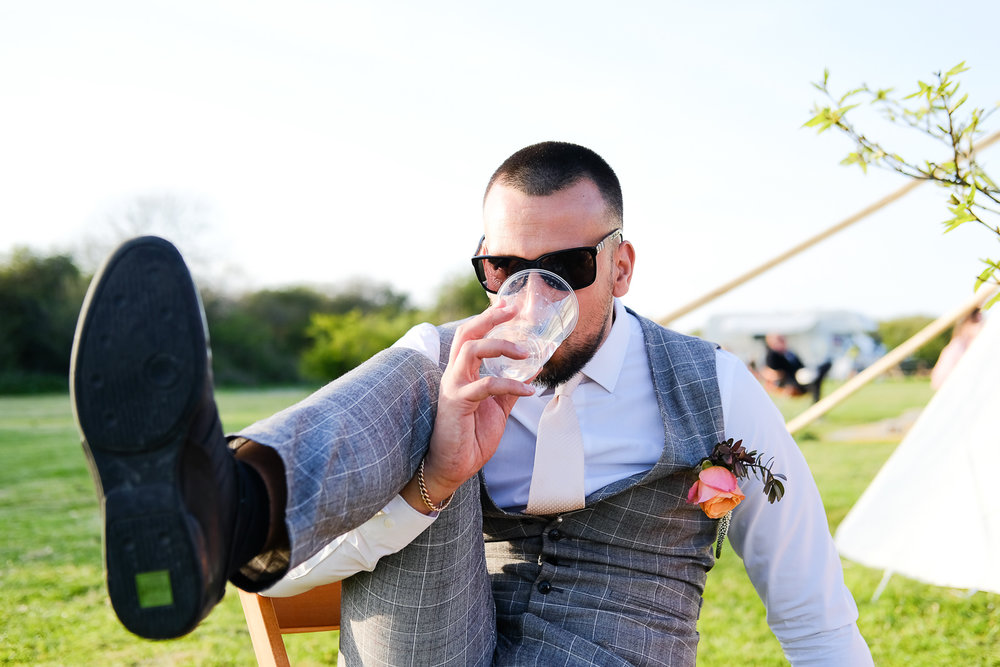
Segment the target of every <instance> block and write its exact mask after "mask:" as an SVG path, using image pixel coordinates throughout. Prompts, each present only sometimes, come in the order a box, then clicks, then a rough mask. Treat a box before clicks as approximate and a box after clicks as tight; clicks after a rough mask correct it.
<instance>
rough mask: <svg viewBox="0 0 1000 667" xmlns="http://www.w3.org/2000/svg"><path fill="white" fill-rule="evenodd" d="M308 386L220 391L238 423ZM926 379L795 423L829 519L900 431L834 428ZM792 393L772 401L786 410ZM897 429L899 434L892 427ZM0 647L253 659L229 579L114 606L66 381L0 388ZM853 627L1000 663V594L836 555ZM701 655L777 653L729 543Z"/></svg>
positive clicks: (877, 638) (6, 651) (900, 406)
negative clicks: (185, 602) (46, 388)
mask: <svg viewBox="0 0 1000 667" xmlns="http://www.w3.org/2000/svg"><path fill="white" fill-rule="evenodd" d="M302 396H304V392H303V391H300V390H291V391H254V392H222V393H221V394H220V396H219V404H220V409H221V412H222V417H223V421H224V423H225V426H226V428H227V429H230V430H233V429H236V428H239V427H241V426H243V425H245V424H248V423H250V422H252V421H254V420H256V419H259V418H260V417H263V416H266V415H268V414H271V413H272V412H274V411H276V410H278V409H280V408H282V407H285V406H287V405H289V404H291V403H293V402H294V401H296V400H298V399H299V398H300V397H302ZM929 397H930V390H929V388H928V387H927V383H926V381H920V380H917V381H912V380H887V381H883V382H879V383H875V384H874V385H872V386H870V387H867V388H865V389H863V390H862V391H861V392H859V393H858V394H856V395H855V396H853V397H852V398H851V399H849V401H848V402H847V403H845V404H844V405H843V406H842V407H840V408H837V409H836V410H834V411H832V412H831V413H829V414H828V415H827V416H826V417H824V418H823V419H822V420H821V421H820V422H818V423H816V424H814V425H812V426H810V427H808V428H807V429H806V430H805V432H804V433H801V434H800V436H799V441H800V443H801V445H802V449H803V452H804V453H805V455H806V458H807V459H808V460H809V462H810V465H811V466H812V467H813V471H814V474H815V477H816V481H817V483H818V485H819V488H820V491H821V493H822V494H823V498H824V501H825V503H826V507H827V516H828V518H829V521H830V524H831V528H835V527H836V525H837V524H838V523H839V522H840V520H841V519H842V518H843V517H844V515H845V514H846V512H847V510H848V509H849V508H850V506H851V505H852V504H853V503H854V501H855V500H856V499H857V497H858V496H859V495H860V493H861V492H862V490H863V489H864V488H865V486H866V485H867V484H868V482H869V481H870V480H871V478H872V477H873V476H874V475H875V473H876V472H877V470H878V468H879V466H881V464H882V463H883V462H884V461H885V459H886V458H887V457H888V455H889V454H890V453H891V452H892V450H893V448H894V447H895V445H896V444H897V442H896V440H894V439H886V440H882V441H872V442H840V441H834V440H833V439H832V438H831V436H832V435H833V434H834V433H836V431H838V430H839V429H841V428H844V427H847V426H851V425H854V424H858V423H863V422H871V421H875V420H878V419H882V418H886V417H895V416H897V415H899V414H901V413H902V412H904V411H905V410H907V409H911V408H914V407H921V406H923V405H924V404H925V403H926V401H927V399H928V398H929ZM807 406H808V403H806V402H804V401H803V400H801V399H798V400H788V401H782V402H780V403H779V407H780V408H781V409H782V411H783V412H784V414H785V415H786V416H792V415H793V414H794V413H796V412H798V411H801V410H803V409H805V408H806V407H807ZM897 439H898V438H897ZM0 526H2V535H3V538H4V539H3V540H2V541H0V619H2V621H3V622H2V626H0V661H2V662H3V663H4V664H31V665H37V664H50V665H52V664H66V665H78V664H101V665H105V664H128V665H139V664H142V665H147V664H148V665H159V664H196V665H224V664H236V665H247V664H253V662H254V660H253V651H252V650H251V647H250V639H249V636H248V635H247V632H246V626H245V623H244V620H243V613H242V610H241V609H240V604H239V600H238V598H237V596H236V594H235V591H232V590H231V591H230V592H229V593H228V594H227V595H226V598H225V600H223V602H222V604H221V605H220V606H219V607H218V608H217V609H216V610H215V611H214V612H213V613H212V614H211V615H210V616H209V617H208V619H206V620H205V621H204V622H203V623H202V625H201V626H199V627H198V629H197V630H195V631H194V632H193V633H192V634H190V635H189V636H187V637H184V638H182V639H179V640H174V641H168V642H149V641H145V640H141V639H138V638H136V637H135V636H133V635H131V634H129V633H128V632H127V631H126V630H125V629H124V628H122V626H121V625H120V624H119V623H118V622H117V620H116V619H115V616H114V613H113V611H112V610H111V607H110V604H109V602H108V600H107V595H106V593H105V589H104V581H103V571H102V556H101V538H100V534H101V526H100V520H99V509H98V506H97V500H96V496H95V494H94V488H93V483H92V482H91V479H90V473H89V471H88V470H87V466H86V462H85V460H84V457H83V454H82V452H81V450H80V446H79V442H78V436H77V434H76V430H75V427H74V425H73V421H72V417H71V414H70V407H69V399H68V397H67V396H65V395H59V396H42V397H37V396H36V397H25V398H20V397H0ZM845 575H846V578H847V583H848V586H849V587H850V589H851V591H852V592H853V593H854V596H855V599H856V600H857V602H858V607H859V609H860V612H861V618H860V621H859V623H860V627H861V630H862V632H863V633H864V635H865V637H866V638H867V640H868V643H869V645H870V646H871V647H872V652H873V653H874V655H875V661H876V664H879V665H907V666H908V667H909V666H916V665H935V666H936V665H1000V595H989V594H985V593H976V594H973V595H971V596H970V595H967V594H966V593H965V592H964V591H954V590H950V589H944V588H936V587H932V586H926V585H923V584H920V583H917V582H914V581H912V580H908V579H905V578H903V577H899V576H897V577H894V578H893V579H892V581H891V582H890V584H889V586H888V588H887V589H886V590H885V592H884V593H883V594H882V596H881V598H880V599H879V600H878V601H877V602H871V601H870V599H871V596H872V593H873V592H874V590H875V588H876V587H877V586H878V583H879V581H880V579H881V572H878V571H874V570H870V569H868V568H864V567H861V566H858V565H854V564H852V563H850V562H845ZM699 629H700V631H701V635H702V641H701V648H700V651H699V664H701V665H707V666H710V667H711V666H714V665H780V664H784V658H783V657H782V654H781V649H780V648H779V646H778V644H777V642H776V640H775V639H774V638H773V636H772V635H771V633H770V631H769V630H768V628H767V624H766V623H765V620H764V610H763V605H762V604H761V603H760V600H759V599H758V598H757V595H756V593H755V592H754V590H753V588H752V587H751V586H750V584H749V581H748V580H747V577H746V575H745V573H744V572H743V568H742V565H741V563H740V561H739V559H738V558H737V557H736V556H735V554H733V552H732V550H731V549H730V548H729V547H728V545H727V547H726V549H725V551H724V553H723V557H722V559H721V560H720V562H719V564H718V566H717V567H716V569H715V570H713V571H712V573H711V574H710V575H709V581H708V586H707V589H706V594H705V605H704V608H703V611H702V619H701V622H700V624H699ZM286 643H287V644H288V646H289V652H290V654H291V657H292V662H293V664H302V665H309V664H314V665H320V664H330V663H332V662H334V661H335V660H336V649H337V646H336V644H337V642H336V636H335V635H333V634H321V635H299V636H293V637H290V638H288V641H287V642H286Z"/></svg>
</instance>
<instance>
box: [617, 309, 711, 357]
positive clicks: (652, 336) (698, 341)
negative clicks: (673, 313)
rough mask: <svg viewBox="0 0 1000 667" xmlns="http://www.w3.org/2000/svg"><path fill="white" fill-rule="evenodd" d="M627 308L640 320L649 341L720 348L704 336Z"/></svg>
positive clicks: (643, 332) (644, 334)
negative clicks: (686, 332)
mask: <svg viewBox="0 0 1000 667" xmlns="http://www.w3.org/2000/svg"><path fill="white" fill-rule="evenodd" d="M625 310H626V311H627V312H628V314H629V315H631V316H633V317H635V318H636V319H637V320H638V321H639V325H640V326H641V327H642V334H643V336H645V337H646V339H647V341H649V342H651V343H653V344H654V345H655V344H658V343H660V344H666V343H675V344H676V343H680V344H683V345H690V346H693V347H706V348H707V349H711V350H715V349H718V347H719V346H718V344H716V343H713V342H711V341H707V340H705V339H704V338H699V337H698V336H691V335H688V334H682V333H680V332H679V331H675V330H673V329H668V328H667V327H665V326H663V325H662V324H660V323H658V322H654V321H653V320H651V319H649V318H647V317H643V316H642V315H640V314H639V313H637V312H635V311H634V310H632V309H631V308H628V307H626V308H625Z"/></svg>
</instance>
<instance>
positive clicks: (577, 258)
mask: <svg viewBox="0 0 1000 667" xmlns="http://www.w3.org/2000/svg"><path fill="white" fill-rule="evenodd" d="M539 268H542V269H546V270H547V271H551V272H552V273H554V274H556V275H558V276H560V277H562V279H563V280H565V281H566V282H567V283H569V286H570V287H572V288H573V289H575V290H576V289H583V288H584V287H587V286H589V285H590V284H591V283H593V282H594V279H595V278H596V277H597V265H596V264H595V263H594V256H593V255H592V254H590V253H589V252H587V251H586V250H564V251H562V252H554V253H552V254H551V255H549V256H547V257H545V258H543V261H542V262H541V266H540V267H539Z"/></svg>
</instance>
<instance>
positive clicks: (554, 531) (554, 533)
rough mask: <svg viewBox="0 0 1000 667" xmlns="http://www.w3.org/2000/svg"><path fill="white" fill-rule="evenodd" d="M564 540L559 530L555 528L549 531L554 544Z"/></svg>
mask: <svg viewBox="0 0 1000 667" xmlns="http://www.w3.org/2000/svg"><path fill="white" fill-rule="evenodd" d="M562 538H563V534H562V533H560V532H559V529H558V528H553V529H552V530H550V531H549V539H550V540H552V541H553V542H558V541H559V540H561V539H562Z"/></svg>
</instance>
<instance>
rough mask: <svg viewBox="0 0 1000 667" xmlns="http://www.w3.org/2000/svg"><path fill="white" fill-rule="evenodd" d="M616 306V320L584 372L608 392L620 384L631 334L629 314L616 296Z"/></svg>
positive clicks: (584, 368)
mask: <svg viewBox="0 0 1000 667" xmlns="http://www.w3.org/2000/svg"><path fill="white" fill-rule="evenodd" d="M614 308H615V321H614V323H613V324H612V325H611V331H609V332H608V337H607V338H606V339H605V340H604V343H603V344H602V345H601V347H599V348H598V349H597V352H595V353H594V356H593V357H592V358H591V360H590V361H588V362H587V365H586V366H584V367H583V374H584V375H586V376H587V377H588V378H590V379H591V380H593V381H594V382H596V383H598V384H599V385H601V386H602V387H604V389H605V391H607V392H608V393H611V392H613V391H614V390H615V385H616V384H618V378H619V376H620V375H621V372H622V367H623V366H624V365H625V353H626V352H628V343H629V337H630V334H631V327H630V326H629V314H628V312H627V311H626V310H625V306H623V305H622V303H621V301H620V300H619V299H618V298H615V301H614Z"/></svg>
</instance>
